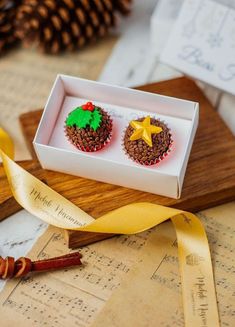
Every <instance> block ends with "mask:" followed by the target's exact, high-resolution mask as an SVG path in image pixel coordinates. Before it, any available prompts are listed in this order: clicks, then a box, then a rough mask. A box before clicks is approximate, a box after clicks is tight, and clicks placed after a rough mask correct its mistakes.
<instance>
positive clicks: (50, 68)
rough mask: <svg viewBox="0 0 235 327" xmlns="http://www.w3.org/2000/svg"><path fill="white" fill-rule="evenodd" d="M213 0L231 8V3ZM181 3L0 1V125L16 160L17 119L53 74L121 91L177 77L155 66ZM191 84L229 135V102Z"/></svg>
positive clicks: (38, 103) (232, 123)
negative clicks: (11, 141)
mask: <svg viewBox="0 0 235 327" xmlns="http://www.w3.org/2000/svg"><path fill="white" fill-rule="evenodd" d="M185 1H186V0H185ZM190 1H191V2H192V3H193V1H192V0H188V1H187V2H190ZM195 2H204V0H199V1H198V0H197V1H195ZM214 2H215V3H217V2H218V3H221V4H223V5H226V6H228V8H233V7H234V8H235V1H233V0H216V1H214ZM183 4H184V1H183V0H148V1H142V0H132V1H131V0H91V1H88V0H59V1H55V0H38V1H36V0H21V1H20V0H19V1H12V0H0V54H1V57H0V99H1V100H0V124H1V125H2V126H3V127H4V128H5V129H7V131H8V132H9V133H10V134H11V135H12V137H13V138H14V140H15V142H16V150H17V151H16V152H17V159H28V158H30V155H29V153H28V151H27V149H26V146H25V144H24V140H23V137H22V135H21V131H20V128H19V124H18V116H19V114H20V113H23V112H27V111H30V110H35V109H38V108H43V106H44V105H45V102H46V99H47V97H48V95H49V92H50V89H51V86H52V84H53V81H54V79H55V77H56V75H57V74H58V73H64V74H71V75H75V76H79V77H83V78H88V79H94V80H99V81H102V82H107V83H112V84H116V85H122V86H128V87H134V86H137V85H142V84H146V83H151V82H158V81H162V80H167V79H172V78H175V77H180V76H183V73H182V72H181V71H180V70H179V71H177V70H176V69H173V68H171V67H170V66H168V65H166V64H164V63H162V62H161V60H160V56H161V54H162V51H163V49H164V47H165V45H166V43H167V40H168V38H169V35H170V34H171V31H172V29H173V26H174V24H175V21H176V20H177V17H178V15H179V13H180V11H181V10H182V5H183ZM234 25H235V20H234ZM225 60H226V58H225ZM197 83H198V85H199V86H200V87H201V88H202V89H203V91H204V92H205V94H206V95H207V97H208V98H209V100H210V101H211V102H212V104H213V105H214V107H215V109H216V110H218V112H219V114H220V115H221V117H222V118H223V120H224V121H225V122H226V124H227V125H228V126H229V128H230V129H231V130H232V132H233V133H235V109H234V103H235V100H234V99H235V98H234V96H233V95H230V94H227V93H226V92H224V91H221V90H219V89H217V88H215V87H212V86H209V85H208V84H204V83H202V82H198V81H197ZM234 89H235V86H234Z"/></svg>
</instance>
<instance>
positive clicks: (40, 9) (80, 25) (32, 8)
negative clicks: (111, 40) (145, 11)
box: [16, 0, 132, 53]
mask: <svg viewBox="0 0 235 327" xmlns="http://www.w3.org/2000/svg"><path fill="white" fill-rule="evenodd" d="M131 1H132V0H90V1H89V0H23V3H22V5H21V7H20V8H19V11H18V14H17V27H16V35H17V37H19V38H20V39H21V40H22V42H23V44H24V45H26V46H27V45H31V44H32V43H36V44H37V45H38V46H39V48H40V49H41V50H42V51H43V52H46V53H58V52H60V51H63V50H73V49H76V48H80V47H82V46H83V45H85V44H87V43H89V42H91V41H93V40H95V39H97V38H98V37H103V36H104V35H106V34H107V33H108V31H109V29H110V28H111V27H113V26H114V25H115V22H116V14H117V13H118V12H119V13H120V14H123V15H126V14H128V13H129V11H130V5H131Z"/></svg>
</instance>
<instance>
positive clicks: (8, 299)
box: [0, 227, 151, 327]
mask: <svg viewBox="0 0 235 327" xmlns="http://www.w3.org/2000/svg"><path fill="white" fill-rule="evenodd" d="M150 233H151V231H147V232H145V233H142V234H141V235H136V236H119V237H115V238H112V239H109V240H106V241H103V242H99V243H96V244H93V245H90V246H85V247H83V248H82V249H81V253H82V254H83V260H82V261H83V266H80V267H77V268H72V269H66V270H63V271H55V272H52V273H44V274H34V275H31V276H29V277H26V278H23V279H21V280H14V281H13V280H12V281H9V282H8V283H7V285H6V287H5V289H4V290H3V292H2V293H0V314H1V327H5V326H14V323H15V322H16V321H17V325H18V327H20V326H25V327H27V326H30V327H31V326H34V327H37V326H50V327H53V326H66V325H67V326H82V327H85V326H89V325H90V324H91V322H92V321H93V319H94V318H95V317H96V315H97V313H98V312H99V311H100V309H101V308H102V307H103V306H104V304H105V302H106V301H107V299H108V298H109V297H110V295H111V294H112V292H113V291H114V289H116V288H117V287H118V286H119V284H120V282H121V280H122V278H123V276H125V275H126V274H127V273H128V272H129V270H130V268H131V267H132V266H133V264H134V263H135V262H136V261H137V258H138V256H139V252H140V251H141V249H142V248H143V247H144V245H145V242H146V240H147V237H148V235H149V234H150ZM64 253H68V249H67V246H66V244H65V242H64V237H63V234H62V233H61V231H60V230H59V229H57V228H54V227H50V228H49V229H48V230H47V231H46V232H45V234H44V235H43V236H42V237H41V239H39V241H38V242H37V243H36V245H35V247H34V248H33V250H32V251H31V253H29V257H30V258H33V259H35V260H36V259H44V258H48V257H52V256H59V255H62V254H64Z"/></svg>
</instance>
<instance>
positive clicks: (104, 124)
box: [65, 107, 113, 152]
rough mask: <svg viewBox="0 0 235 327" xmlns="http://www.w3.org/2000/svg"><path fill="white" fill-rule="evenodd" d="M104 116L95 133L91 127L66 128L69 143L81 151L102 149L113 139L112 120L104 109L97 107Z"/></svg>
mask: <svg viewBox="0 0 235 327" xmlns="http://www.w3.org/2000/svg"><path fill="white" fill-rule="evenodd" d="M97 108H98V109H99V110H100V113H101V115H102V121H101V125H100V127H98V128H97V130H96V131H94V130H93V129H92V128H91V127H88V126H87V127H86V128H79V127H77V126H65V134H66V136H67V138H68V139H69V141H70V142H71V143H72V144H73V145H74V146H76V147H77V148H78V149H79V150H81V151H85V152H94V151H98V150H100V149H102V148H103V147H104V146H105V145H106V144H107V143H108V142H109V141H110V138H111V134H112V126H113V123H112V119H111V118H110V116H109V115H108V114H107V112H106V111H104V110H103V109H102V108H100V107H97Z"/></svg>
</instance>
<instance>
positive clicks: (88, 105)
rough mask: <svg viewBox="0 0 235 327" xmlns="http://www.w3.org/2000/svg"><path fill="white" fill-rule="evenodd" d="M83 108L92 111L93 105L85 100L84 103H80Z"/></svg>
mask: <svg viewBox="0 0 235 327" xmlns="http://www.w3.org/2000/svg"><path fill="white" fill-rule="evenodd" d="M82 109H83V110H88V111H94V110H95V106H94V105H93V103H92V102H87V103H86V104H84V105H82Z"/></svg>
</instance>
